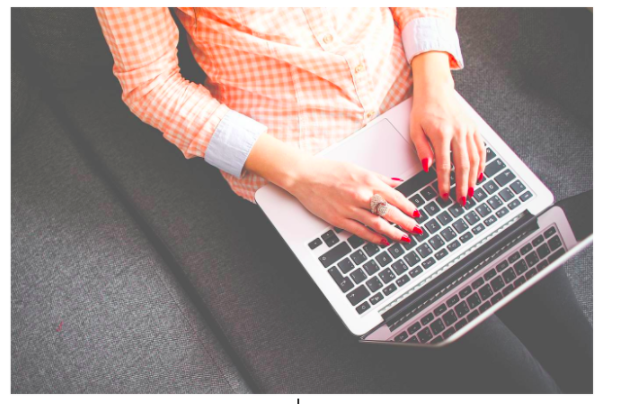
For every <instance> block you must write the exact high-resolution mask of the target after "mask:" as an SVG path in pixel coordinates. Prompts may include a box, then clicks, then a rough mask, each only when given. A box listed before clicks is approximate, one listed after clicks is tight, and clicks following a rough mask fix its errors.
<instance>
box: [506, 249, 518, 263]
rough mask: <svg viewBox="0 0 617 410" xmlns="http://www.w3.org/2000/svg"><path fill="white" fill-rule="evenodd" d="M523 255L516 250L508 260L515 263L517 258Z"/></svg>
mask: <svg viewBox="0 0 617 410" xmlns="http://www.w3.org/2000/svg"><path fill="white" fill-rule="evenodd" d="M520 257H521V254H520V253H518V252H514V253H513V254H512V255H510V257H509V258H508V262H510V263H514V262H516V261H517V260H519V259H520Z"/></svg>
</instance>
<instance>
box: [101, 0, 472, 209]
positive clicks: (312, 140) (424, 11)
mask: <svg viewBox="0 0 617 410" xmlns="http://www.w3.org/2000/svg"><path fill="white" fill-rule="evenodd" d="M175 11H176V13H177V16H178V17H179V19H180V21H181V22H182V24H183V26H184V27H185V29H186V31H187V33H188V35H189V44H190V47H191V50H192V52H193V54H194V56H195V59H196V61H197V63H198V64H199V65H200V66H201V68H202V69H203V70H204V72H205V73H206V74H207V80H206V83H205V84H195V83H192V82H190V81H188V80H186V79H184V78H183V77H182V76H181V74H180V69H179V66H178V59H177V49H176V46H177V44H178V39H179V36H178V28H177V26H176V24H175V22H174V20H173V18H172V16H171V14H170V11H169V9H167V8H113V7H112V8H97V9H96V12H97V16H98V19H99V22H100V24H101V28H102V30H103V34H104V36H105V39H106V40H107V43H108V45H109V48H110V50H111V52H112V54H113V57H114V68H113V70H114V75H115V76H116V77H117V78H118V80H119V81H120V84H121V86H122V90H123V93H122V99H123V101H124V102H125V103H126V104H127V106H128V107H129V108H130V110H131V111H132V112H133V113H135V115H137V116H138V117H139V118H140V119H141V120H142V121H144V122H146V123H148V124H150V125H152V126H154V127H156V128H158V129H159V130H161V131H162V132H163V136H164V137H165V138H166V139H167V140H169V141H170V142H172V143H173V144H175V145H176V146H177V147H178V148H179V149H180V150H181V151H182V153H183V154H184V156H185V157H186V158H193V157H196V156H198V157H203V158H205V160H206V161H207V162H209V163H210V164H213V165H215V166H217V167H218V168H220V169H221V172H222V174H223V176H224V177H225V179H226V180H227V182H228V183H229V185H230V186H231V188H232V189H233V191H234V192H235V193H237V194H238V195H240V196H242V197H243V198H246V199H248V200H249V201H253V202H254V197H255V191H256V190H257V189H259V188H260V187H261V186H263V185H264V184H265V183H266V182H267V181H266V180H264V179H263V178H261V177H259V176H257V175H255V174H253V173H252V172H249V171H247V170H244V169H243V166H244V162H245V161H246V158H247V156H248V154H249V152H250V149H251V147H252V146H253V144H254V142H255V140H256V139H257V137H258V136H259V135H261V134H262V133H263V132H266V131H267V132H268V133H269V134H270V135H272V136H273V137H275V138H278V139H280V140H282V141H284V142H286V143H288V144H293V145H294V146H296V147H298V148H299V149H302V150H305V151H308V152H310V153H312V154H316V153H318V152H320V151H322V150H323V149H324V148H326V147H328V146H330V145H332V144H334V143H336V142H338V141H340V140H342V139H344V138H346V137H348V136H349V135H351V134H352V133H354V132H355V131H357V130H359V129H360V128H362V127H363V126H365V125H366V124H367V123H368V122H369V121H370V120H372V119H373V118H374V117H375V116H377V115H379V113H382V112H385V111H387V110H388V109H390V108H392V107H393V106H395V105H397V104H398V103H400V102H402V101H403V100H404V99H406V98H408V97H409V96H410V94H411V84H412V79H411V66H410V61H411V59H412V58H413V57H414V56H415V55H417V54H420V53H422V52H426V51H430V50H440V51H446V52H448V53H449V54H450V66H451V68H453V69H456V68H462V66H463V61H462V57H461V53H460V48H459V44H458V37H457V34H456V29H455V20H456V10H455V9H451V8H444V9H437V8H410V7H406V8H398V7H396V8H251V7H248V8H235V7H223V8H208V7H198V8H190V7H179V8H176V9H175ZM273 160H276V159H273Z"/></svg>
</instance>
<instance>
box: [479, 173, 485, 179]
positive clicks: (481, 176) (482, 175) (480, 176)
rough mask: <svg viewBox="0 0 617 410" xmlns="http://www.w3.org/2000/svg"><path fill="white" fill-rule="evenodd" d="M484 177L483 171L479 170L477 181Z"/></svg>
mask: <svg viewBox="0 0 617 410" xmlns="http://www.w3.org/2000/svg"><path fill="white" fill-rule="evenodd" d="M483 179H484V173H483V172H480V175H478V181H482V180H483Z"/></svg>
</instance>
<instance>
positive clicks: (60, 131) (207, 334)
mask: <svg viewBox="0 0 617 410" xmlns="http://www.w3.org/2000/svg"><path fill="white" fill-rule="evenodd" d="M14 63H15V62H14ZM14 67H15V66H14ZM12 82H13V89H12V96H13V107H12V108H13V112H14V113H15V112H16V111H24V110H26V108H27V111H24V112H21V113H18V114H17V113H16V116H15V117H14V118H21V117H27V119H26V120H23V119H20V120H19V123H20V126H19V127H18V129H19V132H17V131H16V128H13V139H12V153H11V154H12V187H11V188H12V189H11V192H12V196H11V207H12V209H11V239H12V241H11V257H12V265H11V391H12V392H13V393H244V392H249V389H248V387H247V385H246V383H245V382H244V381H243V379H242V378H241V377H240V376H239V374H238V372H237V371H236V368H235V366H234V365H233V364H232V363H231V362H230V360H229V358H228V356H227V354H226V353H225V352H224V351H223V349H222V348H221V346H220V345H219V343H218V341H217V339H216V337H215V336H214V335H213V333H212V332H211V331H210V330H209V328H208V327H207V326H205V324H204V322H203V320H202V317H201V315H200V314H199V313H198V312H197V310H196V309H195V307H194V306H193V304H192V303H191V301H190V300H189V299H188V298H187V296H186V295H185V293H184V291H183V290H182V289H181V288H180V287H179V285H178V282H177V281H176V279H175V278H174V276H173V274H172V273H171V272H170V271H169V269H168V268H167V266H166V265H165V264H164V263H163V262H162V261H161V259H160V257H159V256H158V254H157V252H156V251H155V250H154V249H153V248H152V247H151V246H150V244H149V242H148V240H146V238H145V237H144V236H143V234H142V233H141V232H140V230H139V229H138V228H137V226H136V225H135V223H134V222H133V221H132V219H131V218H130V217H129V216H128V215H127V213H126V211H125V210H124V209H123V207H122V206H121V205H120V204H119V202H118V200H117V199H116V198H114V195H113V194H112V193H111V192H110V190H109V189H107V188H106V186H105V185H104V184H103V183H102V182H101V180H99V179H98V178H97V177H96V176H95V175H94V174H93V173H92V171H91V169H90V168H89V167H88V166H87V165H86V163H85V161H84V160H83V159H82V158H81V157H80V155H79V154H78V152H77V151H76V149H75V148H74V146H73V145H72V144H71V143H70V141H69V139H68V137H67V134H66V129H65V128H64V127H63V126H62V125H61V124H60V123H59V122H58V120H57V119H56V118H55V117H54V116H53V115H52V114H51V112H50V109H49V107H48V106H47V105H45V104H44V103H43V102H42V101H41V100H40V97H38V96H37V95H33V94H32V93H31V87H29V86H28V82H27V81H25V80H24V78H23V76H22V71H21V70H19V69H17V70H16V71H14V72H13V76H12ZM60 324H62V326H61V328H60V327H59V326H60Z"/></svg>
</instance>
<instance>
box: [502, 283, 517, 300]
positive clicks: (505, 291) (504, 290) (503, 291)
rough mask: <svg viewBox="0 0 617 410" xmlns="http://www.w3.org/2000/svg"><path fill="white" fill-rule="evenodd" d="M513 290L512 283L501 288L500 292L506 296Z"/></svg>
mask: <svg viewBox="0 0 617 410" xmlns="http://www.w3.org/2000/svg"><path fill="white" fill-rule="evenodd" d="M513 290H514V285H508V286H506V287H505V288H503V290H502V291H501V293H502V295H503V296H504V297H505V296H508V295H509V294H510V293H512V291H513Z"/></svg>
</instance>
